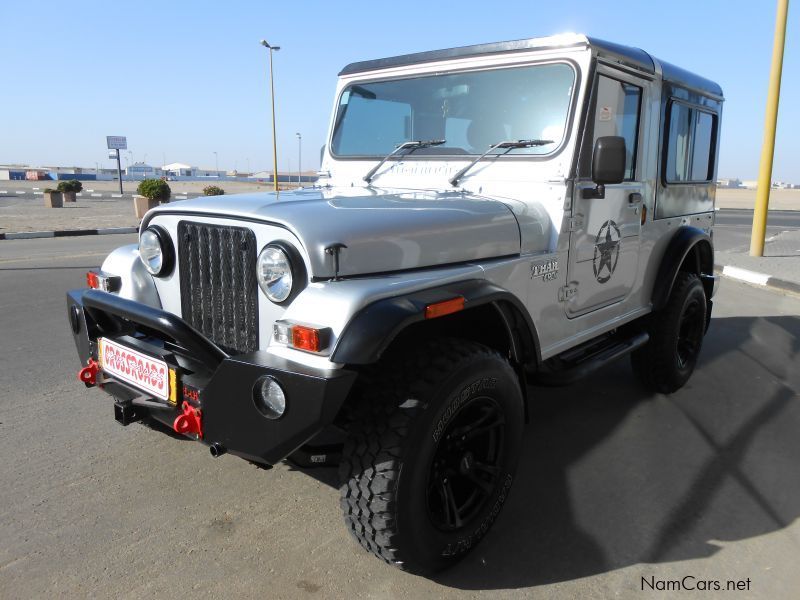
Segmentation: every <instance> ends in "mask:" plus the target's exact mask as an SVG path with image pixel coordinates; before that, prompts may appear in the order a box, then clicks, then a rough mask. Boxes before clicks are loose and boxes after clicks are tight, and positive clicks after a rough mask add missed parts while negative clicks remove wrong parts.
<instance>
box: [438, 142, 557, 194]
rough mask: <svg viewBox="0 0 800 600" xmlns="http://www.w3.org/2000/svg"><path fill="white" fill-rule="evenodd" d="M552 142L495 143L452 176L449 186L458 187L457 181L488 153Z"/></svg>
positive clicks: (544, 144)
mask: <svg viewBox="0 0 800 600" xmlns="http://www.w3.org/2000/svg"><path fill="white" fill-rule="evenodd" d="M552 143H553V140H516V141H514V140H510V141H505V142H497V143H496V144H492V145H491V146H489V149H488V150H487V151H486V152H484V153H483V154H481V155H480V156H479V157H478V158H476V159H475V160H473V161H472V162H471V163H469V164H468V165H467V166H466V167H464V168H463V169H461V170H460V171H459V172H458V173H456V174H455V175H453V176H452V177H451V178H450V179H449V181H450V185H453V186H456V185H458V182H459V180H460V179H461V178H462V177H464V175H466V173H467V171H469V170H470V169H471V168H472V167H474V166H475V165H476V164H477V162H478V161H479V160H481V159H483V158H486V155H488V154H489V153H490V152H493V151H494V150H498V149H504V148H507V149H508V150H513V149H514V148H531V147H532V146H546V145H547V144H552Z"/></svg>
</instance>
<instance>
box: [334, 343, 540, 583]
mask: <svg viewBox="0 0 800 600" xmlns="http://www.w3.org/2000/svg"><path fill="white" fill-rule="evenodd" d="M481 403H484V404H485V406H486V407H492V406H494V405H495V404H496V406H497V407H499V408H500V411H501V412H502V419H501V418H500V417H498V418H497V419H496V422H498V423H499V422H500V421H501V420H502V421H503V423H502V425H497V424H493V425H491V427H493V428H500V427H502V432H500V431H501V430H500V429H497V430H496V432H495V431H494V430H493V433H491V434H490V435H491V436H492V438H491V439H492V440H495V443H497V444H499V446H498V448H500V447H501V450H498V451H497V452H496V453H495V456H497V457H498V462H497V463H494V464H495V465H496V466H493V470H494V472H493V473H492V474H491V475H489V474H481V477H491V478H492V486H491V487H490V488H489V489H491V493H489V492H488V491H485V490H484V493H483V494H482V497H483V500H481V502H482V504H477V505H476V507H475V508H474V511H475V515H474V518H471V520H470V521H469V522H464V523H463V526H462V527H461V528H460V529H458V528H456V529H453V530H442V529H441V528H440V527H438V526H437V524H436V519H435V518H434V517H433V516H432V515H433V513H432V512H431V500H430V496H429V494H433V492H431V491H430V490H432V489H434V486H431V482H433V481H442V479H441V477H442V475H441V472H442V471H439V470H435V469H438V468H439V467H436V466H435V465H438V464H441V463H442V462H443V460H442V459H441V458H440V452H441V451H442V450H441V449H442V448H445V447H446V448H447V449H448V452H449V451H450V450H449V449H450V448H451V447H453V446H452V444H453V443H454V442H452V440H451V439H450V438H451V437H452V432H451V429H452V428H453V427H455V425H457V424H460V423H464V422H465V421H464V420H463V419H464V418H466V417H464V416H460V415H464V414H465V413H466V412H467V411H468V410H471V411H474V410H484V408H482V407H483V405H482V404H481ZM475 407H479V408H475ZM485 410H487V414H488V412H491V410H493V409H491V408H486V409H485ZM350 414H351V418H352V422H351V424H350V426H349V437H348V440H347V442H346V443H345V447H344V451H343V455H342V461H341V464H340V467H339V473H340V476H341V481H342V484H341V487H340V491H341V507H342V511H343V513H344V521H345V524H346V526H347V528H348V530H349V531H350V533H351V534H352V535H353V536H354V537H355V538H356V540H358V542H359V543H360V544H361V545H362V546H363V547H364V548H365V549H366V550H368V551H369V552H371V553H372V554H374V555H375V556H377V557H378V558H380V559H382V560H384V561H386V562H387V563H390V564H393V565H395V566H397V567H399V568H401V569H403V570H406V571H411V572H414V573H419V574H431V573H434V572H436V571H440V570H442V569H444V568H446V567H448V566H450V565H451V564H453V563H455V562H457V561H458V560H459V559H461V558H462V557H463V556H464V555H465V554H466V553H467V552H469V551H470V550H471V549H472V548H473V547H474V546H475V545H476V544H477V542H478V541H479V540H480V539H481V538H482V537H483V536H484V535H485V534H486V532H487V531H488V529H489V528H490V527H491V525H492V524H493V522H494V520H495V518H496V517H497V514H498V513H499V511H500V509H501V508H502V506H503V503H504V502H505V500H506V498H507V496H508V492H509V489H510V487H511V483H512V482H513V477H514V472H515V469H516V465H517V459H518V456H519V450H520V445H521V440H522V429H523V422H524V407H523V398H522V393H521V391H520V387H519V380H518V378H517V376H516V375H515V373H514V370H513V369H512V368H511V366H510V365H509V363H508V361H507V360H505V359H504V358H503V357H501V356H500V355H499V354H498V353H497V352H495V351H494V350H491V349H489V348H487V347H485V346H482V345H480V344H477V343H474V342H470V341H464V340H453V339H445V340H434V341H431V342H428V343H427V344H426V345H424V346H423V347H422V348H414V349H413V350H411V351H408V352H405V353H402V354H401V355H399V356H396V357H395V358H393V359H388V360H385V361H383V363H382V364H380V365H378V366H377V367H376V369H375V371H374V372H373V373H372V374H371V375H370V374H365V375H364V378H363V380H362V382H361V388H360V391H359V394H358V398H357V399H356V404H355V405H354V406H353V407H352V410H351V413H350ZM460 419H461V420H460ZM494 422H495V421H492V423H494ZM489 425H490V424H488V423H486V424H484V426H483V427H479V428H477V429H471V431H475V432H476V433H475V434H474V435H473V436H472V438H470V441H468V442H463V441H459V440H463V439H464V437H469V436H464V437H462V436H461V433H462V431H461V430H458V431H457V435H456V437H457V438H458V439H457V440H456V442H457V443H460V444H464V443H467V444H469V443H474V442H473V441H472V440H475V439H482V438H480V436H486V435H488V434H486V433H485V432H484V433H480V432H478V431H477V430H478V429H480V430H489V429H490V427H489ZM453 431H455V430H453ZM448 432H451V433H448ZM445 433H447V435H446V436H445ZM495 435H497V436H499V437H497V438H496V437H494V436H495ZM498 439H499V440H500V441H499V442H497V440H498ZM481 443H483V442H481ZM445 444H446V446H445ZM487 444H488V442H487ZM459 447H461V446H459ZM459 451H460V450H456V452H459ZM474 460H475V467H476V468H477V466H478V465H479V464H480V463H478V459H477V458H476V459H474ZM468 462H469V461H467V463H466V464H468ZM460 464H462V463H459V465H460ZM485 466H486V465H481V467H482V468H485ZM464 468H465V469H471V467H469V466H467V467H464ZM442 469H443V467H442ZM451 473H452V471H451ZM472 474H474V472H471V473H470V476H471V475H472ZM435 475H437V476H438V477H440V479H434V478H433V477H434V476H435ZM461 476H462V475H458V474H456V475H452V478H451V484H450V485H451V486H452V487H451V489H450V492H449V493H450V494H451V495H453V487H455V486H456V485H457V483H458V481H460V480H457V479H456V478H457V477H461ZM463 476H464V477H466V475H463ZM444 482H445V487H446V485H447V479H446V478H445V479H444ZM466 485H467V486H469V483H467V484H466ZM476 489H477V486H476ZM437 491H438V490H437ZM440 495H441V498H442V500H441V502H442V505H443V504H444V501H445V500H444V498H446V497H447V491H446V490H445V491H444V493H443V494H442V493H441V492H440ZM465 504H466V503H465ZM452 506H453V507H454V511H453V512H452V513H450V514H449V516H450V517H452V516H453V515H454V514H457V513H458V508H457V504H456V503H455V500H454V503H453V505H452ZM447 510H450V508H449V505H448V507H447ZM454 520H455V519H454ZM455 522H457V520H456V521H455Z"/></svg>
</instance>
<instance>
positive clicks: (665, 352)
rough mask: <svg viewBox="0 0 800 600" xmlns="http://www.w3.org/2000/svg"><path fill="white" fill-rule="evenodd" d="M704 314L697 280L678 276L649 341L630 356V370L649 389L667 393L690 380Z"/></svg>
mask: <svg viewBox="0 0 800 600" xmlns="http://www.w3.org/2000/svg"><path fill="white" fill-rule="evenodd" d="M707 311H708V304H707V301H706V294H705V290H704V289H703V284H702V282H701V281H700V278H699V277H698V276H697V275H695V274H694V273H687V272H685V271H681V272H680V273H678V277H677V279H676V280H675V285H674V286H673V288H672V293H671V295H670V297H669V300H668V301H667V305H666V306H665V307H664V308H663V309H662V310H661V311H659V312H658V313H657V314H655V315H653V318H652V320H651V325H650V328H649V333H650V341H649V342H648V343H647V344H646V345H645V346H644V347H643V348H641V349H639V350H637V351H636V352H634V353H633V354H632V355H631V364H632V365H633V369H634V371H635V372H636V374H637V375H638V376H639V378H640V379H641V380H642V382H643V383H644V384H645V386H646V387H647V388H648V389H650V390H652V391H655V392H661V393H663V394H669V393H672V392H674V391H676V390H678V389H680V388H681V387H683V385H684V384H685V383H686V382H687V381H688V380H689V377H691V375H692V373H693V372H694V368H695V366H696V365H697V359H698V357H699V356H700V349H701V347H702V345H703V336H704V335H705V329H706V313H707Z"/></svg>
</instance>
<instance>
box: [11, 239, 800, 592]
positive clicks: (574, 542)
mask: <svg viewBox="0 0 800 600" xmlns="http://www.w3.org/2000/svg"><path fill="white" fill-rule="evenodd" d="M132 239H134V238H133V236H104V237H98V238H73V239H44V240H20V241H11V242H8V241H7V242H0V315H2V317H0V319H2V321H1V324H2V327H1V328H0V331H2V337H0V365H2V366H1V367H0V456H2V457H3V459H2V460H1V461H0V483H1V484H2V485H0V597H2V598H4V599H11V598H38V597H102V598H126V597H127V598H140V597H170V598H172V597H189V596H191V597H193V598H361V597H373V598H394V597H397V598H413V599H418V598H434V597H435V598H441V597H444V598H449V597H489V596H490V597H492V598H494V597H500V598H505V597H509V598H522V597H524V598H531V597H534V598H535V597H541V598H609V597H621V598H639V597H642V596H643V594H642V586H643V585H645V586H646V585H647V584H643V583H642V578H645V579H646V580H647V581H648V582H649V581H652V583H653V584H654V585H656V586H658V585H665V584H664V583H663V582H665V581H666V580H675V579H682V578H684V577H686V576H691V577H694V578H696V579H694V580H692V579H688V580H685V582H688V583H692V582H695V585H696V583H697V581H699V580H709V579H710V580H720V581H722V582H723V583H722V585H723V586H724V585H725V582H726V581H727V580H736V581H739V580H741V581H742V584H741V585H743V586H744V585H747V586H748V588H749V591H745V592H740V593H739V594H736V593H729V594H724V597H730V598H736V597H742V598H765V599H766V598H769V599H770V600H774V599H782V598H787V599H788V598H796V597H797V596H796V594H797V590H798V588H800V570H798V568H797V564H798V563H797V557H798V555H800V519H799V517H800V468H798V464H799V463H800V436H798V433H797V432H798V431H800V401H799V398H798V392H800V317H798V315H799V314H800V300H798V299H796V298H791V297H787V296H782V295H778V294H774V293H772V292H768V291H763V290H761V289H756V288H753V287H748V286H746V285H744V284H737V283H732V282H730V281H724V282H723V284H722V286H721V290H720V295H719V296H718V300H717V303H716V309H715V315H714V317H715V318H714V320H713V323H712V325H711V329H710V331H709V335H708V337H707V338H706V343H705V346H704V350H703V355H702V359H701V364H700V367H699V370H698V372H697V373H696V374H695V375H694V377H693V378H692V380H691V381H690V383H689V384H688V385H687V386H686V387H685V388H684V389H683V390H681V391H679V392H678V393H676V394H674V395H672V396H669V397H666V396H661V395H649V394H647V393H645V392H644V391H642V390H641V389H640V388H639V387H638V385H637V384H636V383H635V382H634V380H633V379H632V377H631V373H630V369H629V367H628V364H627V362H626V361H622V362H620V363H618V364H615V365H613V366H611V367H610V368H608V369H606V370H604V371H602V372H600V373H597V374H596V375H594V376H592V377H591V378H590V379H588V380H586V381H584V382H582V383H580V384H577V385H574V386H571V387H568V388H562V389H540V388H534V389H532V390H531V393H532V394H533V397H534V398H536V400H537V407H536V409H535V411H534V419H533V423H532V424H531V425H530V426H529V427H528V429H527V431H526V437H525V444H524V453H523V456H522V457H521V461H520V471H519V475H518V479H517V481H516V483H515V487H514V489H513V490H512V491H511V494H510V497H509V500H508V502H507V504H506V507H505V509H504V511H503V513H502V514H501V515H500V517H499V519H498V522H497V524H496V526H495V527H494V529H493V530H492V532H491V533H490V534H489V536H488V537H487V538H486V540H485V541H484V542H483V543H482V544H481V545H480V546H479V547H478V548H477V549H476V551H475V552H473V553H472V554H471V555H470V556H469V557H468V558H467V560H466V561H465V562H463V563H462V564H461V565H459V566H457V567H456V568H454V569H452V570H451V571H449V572H447V573H445V574H443V575H441V576H439V577H437V578H435V579H425V578H420V577H415V576H410V575H407V574H405V573H402V572H400V571H398V570H396V569H394V568H391V567H389V566H387V565H384V564H383V563H381V562H379V561H377V560H376V559H374V558H373V557H371V556H369V555H367V554H365V553H364V552H363V551H362V550H361V549H360V548H359V547H358V546H357V545H356V543H355V542H354V541H352V540H351V539H350V537H349V536H348V534H347V533H346V532H345V530H344V527H343V526H342V523H341V518H340V515H339V508H338V492H337V491H336V490H335V488H334V487H333V485H332V484H333V483H334V481H335V476H334V474H333V473H331V472H330V471H329V470H318V471H316V472H308V473H306V472H300V471H296V470H294V469H292V468H290V467H289V466H287V465H279V466H277V467H276V468H275V469H273V470H271V471H264V470H260V469H257V468H255V467H253V466H251V465H249V464H248V463H246V462H244V461H242V460H240V459H238V458H236V457H233V456H230V455H226V456H223V457H222V458H219V459H216V460H215V459H212V458H211V457H210V456H209V453H208V450H207V449H206V448H205V447H203V446H201V445H199V444H197V443H194V442H191V441H188V440H182V439H175V438H173V437H170V436H169V435H165V434H164V433H162V432H160V431H156V430H153V429H150V428H148V427H146V426H144V425H140V424H135V425H132V426H129V427H127V428H123V427H120V426H119V425H118V424H117V423H115V422H114V420H113V418H112V410H111V402H110V400H109V398H108V397H107V396H105V395H104V394H103V393H102V392H99V391H97V390H87V389H85V388H84V387H83V386H82V385H81V384H80V383H79V382H78V381H76V378H75V373H76V371H77V368H78V360H77V357H76V355H75V349H74V347H73V343H72V339H71V336H70V334H69V331H68V326H67V322H66V314H65V306H64V292H65V290H67V289H69V288H73V287H81V286H82V285H83V284H84V272H85V270H86V268H88V267H92V266H96V265H98V264H99V263H100V261H101V259H102V257H103V256H104V255H105V253H106V252H107V251H108V250H110V249H111V248H112V247H113V246H116V245H118V244H120V243H123V242H126V241H128V240H132ZM651 578H653V579H651ZM747 580H749V583H747ZM659 582H661V583H659ZM645 589H646V592H647V594H649V595H651V596H652V592H651V591H650V590H649V588H647V587H646V588H645ZM684 595H685V594H680V595H678V596H680V597H683V596H684ZM675 596H676V594H674V593H673V594H664V593H662V594H660V595H659V597H675ZM700 596H701V597H715V595H713V594H711V595H709V594H701V595H700ZM689 597H691V595H690V596H689Z"/></svg>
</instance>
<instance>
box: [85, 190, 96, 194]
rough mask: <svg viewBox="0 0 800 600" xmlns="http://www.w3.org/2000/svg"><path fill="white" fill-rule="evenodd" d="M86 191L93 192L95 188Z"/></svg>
mask: <svg viewBox="0 0 800 600" xmlns="http://www.w3.org/2000/svg"><path fill="white" fill-rule="evenodd" d="M86 191H87V192H90V193H91V192H93V191H94V190H86Z"/></svg>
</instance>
